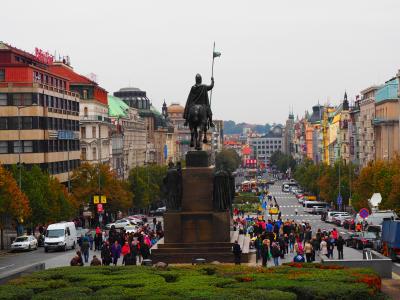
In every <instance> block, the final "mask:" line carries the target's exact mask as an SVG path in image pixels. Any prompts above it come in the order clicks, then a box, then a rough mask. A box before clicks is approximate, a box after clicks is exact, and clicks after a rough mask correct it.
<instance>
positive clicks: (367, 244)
mask: <svg viewBox="0 0 400 300" xmlns="http://www.w3.org/2000/svg"><path fill="white" fill-rule="evenodd" d="M379 239H380V237H379V234H378V233H377V232H367V231H364V232H359V233H358V234H357V235H355V236H353V238H352V239H351V242H350V246H351V247H353V248H355V249H359V250H362V249H365V248H374V244H376V243H377V241H379Z"/></svg>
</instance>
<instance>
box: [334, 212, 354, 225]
mask: <svg viewBox="0 0 400 300" xmlns="http://www.w3.org/2000/svg"><path fill="white" fill-rule="evenodd" d="M350 219H353V217H352V216H351V215H344V214H339V215H335V216H334V217H333V223H334V224H336V225H337V226H343V225H344V221H345V220H350Z"/></svg>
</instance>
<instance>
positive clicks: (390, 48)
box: [0, 0, 400, 123]
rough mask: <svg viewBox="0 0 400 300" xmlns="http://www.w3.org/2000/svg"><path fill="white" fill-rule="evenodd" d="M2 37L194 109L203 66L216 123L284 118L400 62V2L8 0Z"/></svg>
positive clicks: (0, 24) (108, 84) (110, 82)
mask: <svg viewBox="0 0 400 300" xmlns="http://www.w3.org/2000/svg"><path fill="white" fill-rule="evenodd" d="M1 11H2V14H1V18H0V40H3V41H4V42H7V43H10V44H12V45H14V46H16V47H18V48H21V49H24V50H26V51H28V52H33V50H34V48H35V47H40V48H42V49H44V50H48V51H49V52H51V53H54V51H57V53H60V54H62V55H69V56H70V58H71V62H72V65H73V67H74V68H75V70H76V71H77V72H79V73H81V74H84V75H87V74H89V73H91V72H93V73H95V74H97V76H98V81H99V83H100V85H101V86H103V87H104V88H106V89H107V90H108V91H109V93H113V92H114V91H116V90H118V89H119V88H121V87H126V86H129V85H130V86H134V87H138V88H140V89H142V90H145V91H147V95H148V97H149V98H150V99H151V100H152V102H153V104H154V105H155V106H156V107H158V108H161V104H162V102H163V100H164V99H166V101H167V103H168V104H170V103H171V102H180V103H181V104H183V105H184V103H185V101H186V98H187V94H188V92H189V90H190V86H191V85H192V84H193V83H194V77H195V74H196V73H200V74H202V75H203V80H204V82H205V83H209V82H210V77H211V58H212V56H211V55H212V45H213V41H215V42H216V48H217V50H218V51H220V52H222V56H221V57H220V58H217V59H216V61H215V68H214V77H215V88H214V92H213V99H212V109H213V112H214V116H215V117H214V118H215V119H224V120H229V119H232V120H234V121H236V122H241V121H245V122H249V123H267V122H284V121H285V120H286V118H287V115H288V111H289V106H293V109H294V113H295V115H297V114H298V115H302V114H304V111H305V110H306V109H308V110H311V107H312V105H314V104H316V103H317V102H318V101H320V103H324V102H326V101H330V103H333V104H337V103H339V101H340V99H342V97H343V94H344V91H345V90H347V93H348V94H349V97H350V99H354V98H355V95H356V94H357V93H359V91H360V90H362V89H364V88H366V87H368V86H370V85H372V84H379V83H383V82H384V81H385V80H388V79H390V78H391V77H393V76H394V75H395V74H396V73H397V71H398V69H399V68H400V19H399V16H400V1H399V0H336V1H323V0H301V1H299V0H292V1H285V0H280V1H276V0H275V1H271V0H261V1H256V0H252V1H234V0H229V1H228V0H227V1H222V0H213V1H208V0H203V1H191V0H181V1H178V0H160V1H152V0H140V1H139V0H137V1H136V0H132V1H122V0H114V1H110V0H107V1H103V0H96V1H94V0H93V1H91V0H80V1H76V0H69V1H63V2H61V1H43V0H41V1H11V0H8V1H4V2H2V4H1Z"/></svg>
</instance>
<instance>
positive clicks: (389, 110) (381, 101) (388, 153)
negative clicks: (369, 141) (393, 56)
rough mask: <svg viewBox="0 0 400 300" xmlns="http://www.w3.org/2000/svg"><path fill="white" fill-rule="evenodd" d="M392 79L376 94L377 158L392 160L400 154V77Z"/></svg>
mask: <svg viewBox="0 0 400 300" xmlns="http://www.w3.org/2000/svg"><path fill="white" fill-rule="evenodd" d="M397 76H398V77H395V78H392V79H390V80H389V81H387V82H386V83H385V85H384V86H383V87H381V88H380V89H378V90H377V91H376V94H375V100H376V104H375V119H374V127H375V149H376V150H375V158H376V159H377V160H390V159H391V158H393V156H394V155H395V154H396V153H399V116H400V109H399V77H400V72H399V74H398V75H397Z"/></svg>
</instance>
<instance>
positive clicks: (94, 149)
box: [92, 147, 97, 160]
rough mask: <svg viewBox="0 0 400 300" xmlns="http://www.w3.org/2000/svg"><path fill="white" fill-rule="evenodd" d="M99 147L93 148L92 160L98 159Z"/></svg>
mask: <svg viewBox="0 0 400 300" xmlns="http://www.w3.org/2000/svg"><path fill="white" fill-rule="evenodd" d="M96 150H97V149H96V147H94V148H93V149H92V156H93V157H92V160H96V159H97V151H96Z"/></svg>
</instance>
